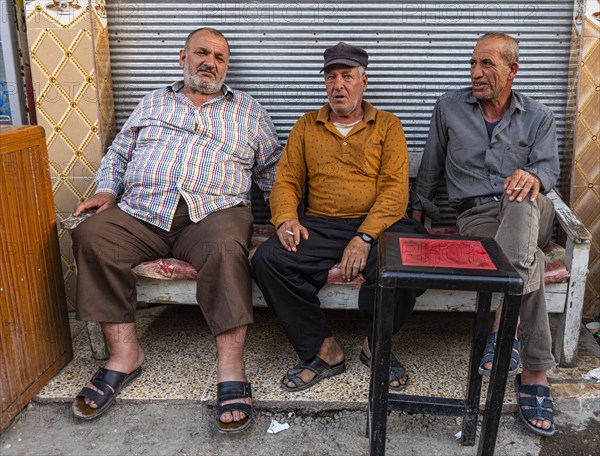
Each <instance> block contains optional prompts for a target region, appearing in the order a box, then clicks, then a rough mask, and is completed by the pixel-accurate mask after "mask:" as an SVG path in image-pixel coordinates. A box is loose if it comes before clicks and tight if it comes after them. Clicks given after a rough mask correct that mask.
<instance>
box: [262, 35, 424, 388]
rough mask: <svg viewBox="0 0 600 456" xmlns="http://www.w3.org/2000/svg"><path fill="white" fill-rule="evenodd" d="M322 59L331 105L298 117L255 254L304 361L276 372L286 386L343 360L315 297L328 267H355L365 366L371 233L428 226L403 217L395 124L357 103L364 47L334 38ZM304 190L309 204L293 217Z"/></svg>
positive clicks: (304, 384) (330, 372)
mask: <svg viewBox="0 0 600 456" xmlns="http://www.w3.org/2000/svg"><path fill="white" fill-rule="evenodd" d="M324 57H325V62H324V65H323V69H322V70H321V71H324V72H325V88H326V90H327V98H328V100H329V103H327V104H326V105H324V106H323V107H322V108H321V109H320V110H319V111H315V112H310V113H308V114H305V115H304V116H302V117H301V118H300V120H298V122H297V123H296V125H295V126H294V128H293V129H292V131H291V132H290V135H289V138H288V141H287V145H286V147H285V150H284V152H283V155H282V158H281V160H280V162H279V164H278V167H277V172H276V176H275V184H274V187H273V192H272V193H271V200H270V206H271V213H272V219H271V221H272V223H273V224H274V225H275V227H276V228H277V236H274V237H272V238H271V239H270V240H269V241H267V242H265V243H264V244H263V245H262V246H261V247H260V248H259V249H258V250H257V252H256V254H255V255H254V258H253V268H252V269H253V271H254V275H255V279H256V282H257V284H258V285H259V287H260V288H261V290H262V292H263V294H264V296H265V299H266V301H267V304H268V305H269V307H270V308H271V309H272V310H273V311H274V312H275V314H276V315H277V317H278V318H279V320H280V321H281V324H282V325H283V328H284V330H285V332H286V335H287V337H288V339H289V340H290V342H291V344H292V346H293V347H294V350H295V351H296V353H297V354H298V357H299V358H300V361H301V362H300V363H299V364H298V365H296V366H295V367H293V368H292V369H290V370H289V371H288V372H287V374H286V375H285V376H284V377H283V378H282V380H281V386H282V388H283V389H285V390H287V391H301V390H304V389H307V388H310V387H311V386H313V385H315V384H316V383H317V382H319V381H320V380H322V379H323V378H326V377H331V376H334V375H338V374H341V373H342V372H344V370H345V368H346V365H345V361H344V359H345V357H344V351H343V349H342V347H341V346H340V345H339V343H338V342H337V341H336V340H335V338H334V336H333V334H332V331H331V329H330V328H329V326H328V324H327V322H326V319H325V316H324V314H323V312H322V310H321V306H320V302H319V299H318V297H317V293H318V291H319V289H320V288H321V287H322V286H323V285H324V284H325V283H326V281H327V274H328V271H329V269H330V268H331V267H332V266H333V265H334V264H336V263H340V268H341V271H342V277H343V279H344V280H347V281H351V280H354V279H356V278H357V277H358V276H359V273H361V272H362V275H363V277H364V280H365V282H364V284H363V285H362V287H361V289H360V293H359V308H360V310H361V312H362V313H363V315H364V316H365V317H366V318H367V319H368V320H369V322H370V324H369V329H368V333H367V337H365V339H364V342H363V345H362V351H361V354H360V359H361V361H362V362H363V363H364V364H365V365H367V366H370V362H371V350H370V347H371V346H372V344H371V341H370V339H371V333H372V318H373V307H374V299H375V287H376V282H377V276H376V269H377V239H378V237H379V236H380V235H381V233H382V232H383V231H385V230H391V231H401V232H424V231H425V230H424V229H423V227H422V225H420V223H419V222H416V221H414V220H412V219H407V218H406V208H407V205H408V151H407V146H406V138H405V136H404V131H403V129H402V124H401V122H400V120H399V119H398V118H397V117H396V116H395V115H394V114H392V113H389V112H384V111H380V110H378V109H376V108H375V107H373V106H372V105H371V104H370V103H368V102H366V101H363V93H364V91H365V89H366V88H367V81H368V78H367V74H366V72H365V69H366V67H367V64H368V55H367V53H366V51H365V50H364V49H361V48H359V47H356V46H352V45H349V44H346V43H343V42H341V43H338V44H337V45H335V46H333V47H330V48H328V49H326V50H325V53H324ZM305 191H306V212H305V213H304V214H303V215H301V216H300V217H299V216H298V206H299V204H300V202H301V199H302V196H303V194H304V192H305ZM414 304H415V291H414V290H407V291H405V292H401V293H399V301H398V303H397V306H396V311H395V313H394V315H393V318H394V332H395V333H396V332H397V331H399V330H400V327H401V326H402V324H403V323H404V322H405V321H406V320H407V319H408V317H409V315H410V313H411V312H412V309H413V307H414ZM390 317H392V316H390ZM390 367H391V370H390V387H392V388H400V387H402V386H404V385H406V382H407V380H408V375H407V371H406V369H405V368H404V366H402V364H401V363H400V362H399V361H398V360H397V358H395V357H394V356H392V361H391V364H390Z"/></svg>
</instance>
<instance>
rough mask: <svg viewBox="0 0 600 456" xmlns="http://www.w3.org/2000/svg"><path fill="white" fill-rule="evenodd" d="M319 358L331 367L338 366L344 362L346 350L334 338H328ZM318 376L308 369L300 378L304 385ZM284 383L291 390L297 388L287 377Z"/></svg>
mask: <svg viewBox="0 0 600 456" xmlns="http://www.w3.org/2000/svg"><path fill="white" fill-rule="evenodd" d="M317 356H318V357H319V358H321V359H322V360H323V361H325V362H326V363H327V364H329V365H330V366H334V365H336V364H339V363H341V362H342V361H343V360H344V350H343V349H342V347H341V346H340V344H338V343H337V341H336V340H335V338H334V337H333V336H331V337H328V338H327V339H325V340H324V341H323V343H322V344H321V348H320V349H319V351H318V352H317ZM316 375H317V374H315V373H314V372H313V371H310V370H308V369H304V370H303V371H302V372H300V373H299V374H298V377H300V378H301V379H302V381H303V382H304V383H309V382H310V381H311V380H312V379H313V378H315V376H316ZM283 382H284V383H285V384H286V385H287V386H288V387H289V388H296V387H297V386H296V384H295V383H294V382H292V381H291V380H289V379H288V378H287V375H286V376H285V377H284V379H283Z"/></svg>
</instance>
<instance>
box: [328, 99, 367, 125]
mask: <svg viewBox="0 0 600 456" xmlns="http://www.w3.org/2000/svg"><path fill="white" fill-rule="evenodd" d="M362 108H363V113H364V118H363V120H364V121H365V122H367V123H368V122H375V116H376V115H377V109H376V108H375V106H373V105H372V104H371V103H369V102H368V101H364V100H363V102H362ZM330 113H331V106H329V103H327V104H325V105H323V106H322V107H321V109H319V114H317V122H320V123H323V124H324V123H327V122H328V121H329V114H330Z"/></svg>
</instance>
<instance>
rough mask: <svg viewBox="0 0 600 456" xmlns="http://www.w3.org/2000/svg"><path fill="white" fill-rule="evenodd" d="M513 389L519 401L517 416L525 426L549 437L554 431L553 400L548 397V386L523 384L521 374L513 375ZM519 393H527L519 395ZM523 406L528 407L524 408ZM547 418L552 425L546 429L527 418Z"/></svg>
mask: <svg viewBox="0 0 600 456" xmlns="http://www.w3.org/2000/svg"><path fill="white" fill-rule="evenodd" d="M515 390H516V392H517V401H518V403H519V416H520V417H521V420H522V421H523V423H525V426H527V427H528V428H529V429H531V430H532V431H533V432H535V433H536V434H539V435H543V436H546V437H550V436H552V435H554V433H555V432H556V426H554V402H553V401H552V399H550V388H549V387H547V386H544V385H523V384H522V383H521V374H519V375H517V376H516V377H515ZM520 393H523V394H527V396H521V394H520ZM523 407H528V408H526V409H524V408H523ZM532 419H533V420H539V421H543V420H548V421H550V422H551V423H552V425H551V426H550V427H549V428H548V429H542V428H539V427H537V426H534V425H533V424H531V422H530V421H529V420H532Z"/></svg>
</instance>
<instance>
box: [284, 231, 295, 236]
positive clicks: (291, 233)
mask: <svg viewBox="0 0 600 456" xmlns="http://www.w3.org/2000/svg"><path fill="white" fill-rule="evenodd" d="M285 232H286V233H287V234H289V235H290V236H293V235H294V232H293V231H290V230H285Z"/></svg>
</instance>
